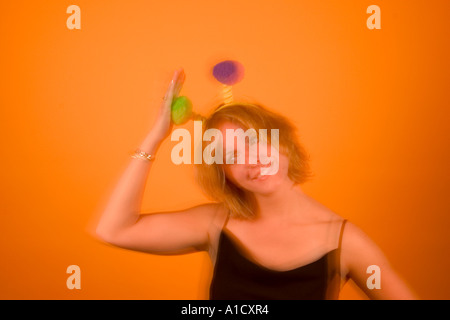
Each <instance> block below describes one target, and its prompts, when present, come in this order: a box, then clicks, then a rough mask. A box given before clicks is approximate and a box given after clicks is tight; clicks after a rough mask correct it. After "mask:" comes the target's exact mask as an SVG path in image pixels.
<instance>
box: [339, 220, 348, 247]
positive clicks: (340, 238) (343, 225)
mask: <svg viewBox="0 0 450 320" xmlns="http://www.w3.org/2000/svg"><path fill="white" fill-rule="evenodd" d="M346 223H347V219H344V221H342V224H341V233H340V235H339V245H338V248H339V251H340V250H341V247H342V236H343V235H344V227H345V224H346Z"/></svg>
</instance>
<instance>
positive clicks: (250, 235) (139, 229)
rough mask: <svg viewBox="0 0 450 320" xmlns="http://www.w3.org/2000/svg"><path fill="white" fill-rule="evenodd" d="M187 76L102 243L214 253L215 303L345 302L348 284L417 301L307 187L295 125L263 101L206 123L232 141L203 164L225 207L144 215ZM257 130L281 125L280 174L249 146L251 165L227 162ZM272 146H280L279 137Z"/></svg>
mask: <svg viewBox="0 0 450 320" xmlns="http://www.w3.org/2000/svg"><path fill="white" fill-rule="evenodd" d="M184 77H185V76H184V72H183V70H177V71H176V72H175V73H174V76H173V79H172V81H171V83H170V86H169V88H168V90H167V93H166V95H165V97H164V99H163V102H162V105H161V108H160V112H159V114H158V116H157V118H156V122H155V123H154V125H153V127H152V129H151V130H150V133H149V134H148V135H147V137H146V138H145V139H144V141H143V142H142V144H141V146H140V153H138V154H137V155H136V156H135V157H134V158H133V159H132V160H131V162H130V164H129V166H128V167H127V169H126V170H125V172H124V174H123V176H122V177H121V179H120V181H119V183H118V185H117V187H116V188H115V190H114V192H113V194H112V196H111V198H110V200H109V202H108V204H107V206H106V208H105V210H104V212H103V214H102V216H101V219H100V221H99V223H98V226H97V235H98V236H99V237H100V238H101V239H102V240H104V241H106V242H108V243H111V244H113V245H116V246H119V247H123V248H127V249H131V250H139V251H144V252H149V253H152V254H182V253H189V252H196V251H201V250H203V251H207V252H208V253H209V255H210V257H211V260H212V262H213V265H214V272H213V277H212V281H211V287H210V298H211V299H265V300H270V299H286V300H287V299H337V298H338V294H339V290H340V288H341V286H342V285H343V284H344V283H345V281H346V280H348V279H352V280H354V282H355V283H356V284H357V285H358V286H359V287H360V288H361V289H362V290H363V291H364V292H365V293H366V294H367V296H368V297H369V298H373V299H412V298H414V295H413V294H412V292H411V291H410V290H409V289H408V287H407V286H406V285H405V283H404V282H403V281H402V280H401V279H400V277H399V276H398V275H397V274H396V273H395V271H394V270H393V269H392V268H391V267H390V265H389V263H388V261H387V260H386V257H385V256H384V254H383V253H382V251H381V250H380V249H379V248H378V247H377V245H376V244H375V243H374V242H373V241H372V240H371V239H369V237H368V236H367V235H365V234H364V232H362V231H361V230H360V229H359V228H358V227H356V226H355V225H353V224H352V223H350V222H347V221H346V220H344V219H343V218H341V217H340V216H339V215H337V214H335V213H334V212H332V211H331V210H329V209H328V208H326V207H325V206H323V205H322V204H320V203H319V202H317V201H316V200H314V199H312V198H311V197H309V196H308V195H306V194H305V193H304V192H303V191H302V189H301V188H300V184H301V183H302V182H304V181H306V180H307V179H308V178H309V177H310V172H309V169H308V161H307V160H308V158H307V155H306V153H305V151H304V150H303V148H302V147H301V145H300V144H299V143H298V142H297V140H296V138H295V128H294V127H293V126H292V125H291V124H290V123H289V121H287V120H286V119H285V118H284V117H282V116H280V115H277V114H275V113H273V112H270V111H269V110H266V109H265V108H263V107H261V106H258V105H252V104H247V103H242V104H240V103H231V104H227V105H223V106H221V107H219V108H218V109H216V111H214V112H213V113H212V115H211V116H209V117H208V118H207V119H206V120H205V121H204V129H205V130H206V129H210V128H214V129H217V130H219V131H220V132H221V133H222V137H223V143H222V145H223V148H224V150H223V156H224V161H223V164H220V163H213V164H202V165H197V166H198V168H197V174H198V180H199V183H200V185H201V186H202V187H203V189H204V190H205V191H206V192H207V193H208V194H209V195H210V196H211V197H212V198H213V199H215V200H216V202H214V203H206V204H202V205H198V206H196V207H193V208H189V209H186V210H183V211H180V212H170V213H169V212H164V213H152V214H141V213H140V204H141V200H142V196H143V190H144V186H145V183H146V180H147V176H148V173H149V170H150V168H151V163H152V162H151V161H149V160H151V157H153V156H154V155H155V154H156V151H157V149H158V147H159V145H160V144H161V142H162V141H163V140H164V139H165V138H166V137H167V136H168V135H169V134H170V132H171V128H172V124H171V114H170V112H171V109H170V107H171V103H172V99H173V98H174V97H176V96H177V95H178V93H179V92H180V90H181V87H182V85H183V82H184ZM249 128H252V129H256V131H258V129H267V131H268V132H269V131H270V130H271V129H279V141H277V142H279V148H278V149H277V150H279V153H278V157H277V159H278V163H277V165H278V171H277V172H276V173H275V174H272V175H264V174H262V172H263V171H262V170H263V169H264V168H267V166H268V164H267V162H264V163H262V162H263V161H261V159H256V162H253V161H249V157H248V152H245V150H246V149H247V148H248V149H250V148H249V146H248V144H247V145H246V149H245V150H244V153H245V163H242V164H241V163H239V162H238V161H234V162H233V163H231V162H230V161H229V160H230V159H229V158H227V157H230V156H231V157H232V158H236V157H238V156H239V155H238V154H237V153H241V152H242V151H243V150H240V149H239V146H238V145H237V144H232V146H231V147H232V148H234V149H232V150H231V152H230V150H229V149H227V148H229V145H230V144H229V141H234V138H232V139H230V140H228V142H227V139H226V138H227V134H228V135H229V134H230V132H233V130H237V129H242V130H244V131H245V130H247V129H249ZM227 129H233V130H231V131H230V130H228V131H227ZM234 132H235V131H234ZM267 140H268V143H269V146H270V145H271V142H272V141H271V139H270V135H269V134H268V139H267ZM274 142H275V141H274ZM227 143H228V144H227ZM258 143H259V142H258ZM233 160H235V159H233ZM370 266H375V268H378V269H377V270H378V274H379V275H380V277H379V280H380V281H381V285H380V286H379V287H375V288H372V287H371V286H370V285H368V283H369V282H370V281H368V278H369V276H370V274H368V273H367V270H368V268H369V267H370ZM371 268H373V267H371Z"/></svg>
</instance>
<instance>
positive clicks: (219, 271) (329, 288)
mask: <svg viewBox="0 0 450 320" xmlns="http://www.w3.org/2000/svg"><path fill="white" fill-rule="evenodd" d="M346 222H347V220H344V221H343V222H342V225H341V231H340V236H339V244H338V248H337V249H334V250H332V251H329V252H328V253H326V254H325V255H324V256H322V257H321V258H320V259H318V260H316V261H314V262H312V263H309V264H307V265H304V266H301V267H298V268H295V269H292V270H287V271H276V270H271V269H268V268H265V267H264V266H261V265H259V264H256V263H254V262H252V261H251V260H249V259H248V258H247V257H245V256H244V255H243V254H242V253H241V252H240V250H239V248H238V247H237V245H236V244H235V243H234V242H233V240H232V239H230V236H229V235H227V233H226V232H224V231H223V230H222V231H221V233H220V236H219V245H218V249H217V258H216V263H215V266H214V272H213V277H212V281H211V286H210V299H211V300H323V299H338V296H339V290H340V279H341V275H340V252H341V243H342V234H343V231H344V226H345V223H346Z"/></svg>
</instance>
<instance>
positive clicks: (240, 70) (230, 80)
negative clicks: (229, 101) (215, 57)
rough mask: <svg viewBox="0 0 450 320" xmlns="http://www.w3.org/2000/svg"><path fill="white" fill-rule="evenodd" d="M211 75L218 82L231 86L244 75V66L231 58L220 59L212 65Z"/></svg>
mask: <svg viewBox="0 0 450 320" xmlns="http://www.w3.org/2000/svg"><path fill="white" fill-rule="evenodd" d="M213 75H214V78H216V79H217V80H218V81H219V82H221V83H223V84H226V85H229V86H232V85H234V84H236V83H238V82H239V81H241V80H242V78H243V77H244V66H243V65H242V64H240V63H239V62H237V61H233V60H226V61H222V62H220V63H218V64H216V65H215V66H214V68H213Z"/></svg>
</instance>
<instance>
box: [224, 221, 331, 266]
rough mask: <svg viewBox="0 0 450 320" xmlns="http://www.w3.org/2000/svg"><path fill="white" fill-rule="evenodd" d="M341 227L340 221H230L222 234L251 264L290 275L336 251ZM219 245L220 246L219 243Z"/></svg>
mask: <svg viewBox="0 0 450 320" xmlns="http://www.w3.org/2000/svg"><path fill="white" fill-rule="evenodd" d="M339 226H340V221H339V220H332V221H309V222H308V221H304V222H296V223H288V224H286V223H272V224H267V223H254V222H248V221H241V220H233V219H230V220H229V221H228V222H227V223H226V225H225V226H224V228H223V230H222V232H225V233H227V236H228V237H229V238H230V239H231V240H232V242H233V244H234V246H235V247H236V250H239V251H240V253H241V254H242V255H244V256H245V257H246V258H247V259H249V260H250V261H253V262H254V263H256V264H259V265H261V266H263V267H266V268H269V269H272V270H277V271H286V270H291V269H295V268H297V267H299V266H303V265H307V264H309V263H311V262H314V261H316V260H318V259H320V258H321V257H323V256H324V255H326V254H327V253H328V252H330V251H332V250H334V249H336V248H337V245H338V237H339ZM219 238H220V237H219ZM216 245H217V246H219V245H220V243H219V241H217V244H216ZM217 249H219V248H217Z"/></svg>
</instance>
